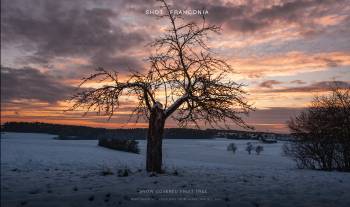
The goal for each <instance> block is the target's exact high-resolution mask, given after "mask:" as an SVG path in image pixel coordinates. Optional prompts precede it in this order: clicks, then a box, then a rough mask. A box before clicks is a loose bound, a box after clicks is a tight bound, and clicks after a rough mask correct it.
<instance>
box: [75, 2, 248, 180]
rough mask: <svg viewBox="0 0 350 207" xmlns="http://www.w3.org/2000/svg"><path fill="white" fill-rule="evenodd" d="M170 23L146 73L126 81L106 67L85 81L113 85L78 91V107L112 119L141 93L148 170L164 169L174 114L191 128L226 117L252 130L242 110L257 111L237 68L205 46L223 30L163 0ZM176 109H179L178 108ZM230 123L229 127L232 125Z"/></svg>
mask: <svg viewBox="0 0 350 207" xmlns="http://www.w3.org/2000/svg"><path fill="white" fill-rule="evenodd" d="M160 2H161V3H162V8H163V9H165V10H166V14H165V15H163V16H160V18H167V19H168V20H169V21H170V27H169V28H168V29H167V30H166V32H165V33H164V34H163V35H162V36H161V37H160V38H158V39H156V40H154V41H153V42H152V43H151V44H150V46H151V47H152V48H154V50H155V53H154V54H153V55H151V56H150V57H149V58H148V61H149V63H150V69H149V70H148V71H146V72H142V73H141V72H132V73H131V74H130V76H129V78H128V80H126V81H124V82H122V81H120V80H119V79H118V73H116V72H113V73H112V72H108V71H106V70H104V69H102V68H99V69H98V72H97V73H95V74H93V75H91V76H89V77H87V78H84V79H83V82H82V84H84V83H86V82H87V81H90V80H93V79H97V78H102V79H100V80H102V81H112V82H113V84H109V85H105V86H103V87H100V88H94V89H89V90H86V91H83V92H80V93H77V94H76V95H75V96H74V97H73V100H74V102H75V104H74V106H73V109H77V108H80V107H84V108H86V109H87V111H90V110H97V111H98V112H103V113H104V114H107V115H109V117H111V116H112V115H113V114H114V112H115V111H116V110H117V109H118V107H119V100H120V97H121V96H122V95H133V96H136V97H137V100H138V106H137V107H135V110H134V112H135V113H134V114H136V115H137V117H139V116H143V117H146V118H147V120H148V122H149V128H148V137H147V162H146V168H147V171H149V172H158V173H160V172H161V165H162V138H163V132H164V125H165V121H166V120H167V119H168V118H169V117H172V118H173V119H174V120H176V121H177V122H178V123H179V126H181V127H186V126H188V124H189V123H193V124H194V125H195V126H197V127H199V122H203V123H204V124H208V125H210V126H219V125H220V126H222V124H225V123H227V121H233V123H236V124H237V125H239V126H241V127H245V128H249V126H248V125H246V123H245V122H244V121H243V120H242V118H241V116H240V115H242V114H245V115H246V114H248V112H249V111H250V110H251V109H252V108H251V105H249V104H248V103H247V101H246V98H245V95H246V92H245V91H244V90H243V88H242V87H243V85H242V84H237V83H236V82H234V81H231V80H229V78H228V77H229V76H228V75H229V74H232V72H233V70H232V68H231V66H230V65H229V64H228V63H227V62H225V61H224V60H221V59H218V58H215V57H213V52H212V51H211V50H210V49H209V48H208V46H207V44H206V38H207V35H208V34H209V33H210V32H214V33H218V32H219V31H220V28H219V27H217V26H214V25H207V23H206V22H205V18H203V22H202V23H201V24H197V23H195V22H189V23H186V22H185V21H184V19H183V18H182V17H181V16H179V15H175V14H173V13H171V12H170V10H171V9H170V8H169V5H168V4H167V3H166V1H165V0H160ZM175 111H176V112H175ZM227 126H228V125H227Z"/></svg>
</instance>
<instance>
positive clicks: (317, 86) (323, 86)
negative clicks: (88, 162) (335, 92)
mask: <svg viewBox="0 0 350 207" xmlns="http://www.w3.org/2000/svg"><path fill="white" fill-rule="evenodd" d="M334 87H338V88H350V82H346V81H320V82H316V83H313V84H310V85H307V86H302V87H291V88H285V89H276V90H272V91H271V92H314V91H329V90H331V89H332V88H334Z"/></svg>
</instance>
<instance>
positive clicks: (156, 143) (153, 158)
mask: <svg viewBox="0 0 350 207" xmlns="http://www.w3.org/2000/svg"><path fill="white" fill-rule="evenodd" d="M164 124H165V115H164V110H163V108H162V105H161V104H160V103H158V104H155V105H154V107H153V108H152V110H151V114H150V119H149V126H148V136H147V161H146V170H147V171H148V172H156V173H162V139H163V133H164Z"/></svg>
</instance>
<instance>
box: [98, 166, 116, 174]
mask: <svg viewBox="0 0 350 207" xmlns="http://www.w3.org/2000/svg"><path fill="white" fill-rule="evenodd" d="M113 174H114V173H113V172H112V170H111V169H110V168H108V167H105V168H103V170H102V171H101V175H102V176H107V175H113Z"/></svg>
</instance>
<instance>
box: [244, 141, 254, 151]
mask: <svg viewBox="0 0 350 207" xmlns="http://www.w3.org/2000/svg"><path fill="white" fill-rule="evenodd" d="M253 149H254V146H253V144H252V143H250V142H248V143H247V147H246V148H245V150H246V151H247V152H248V154H251V153H252V150H253Z"/></svg>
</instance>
